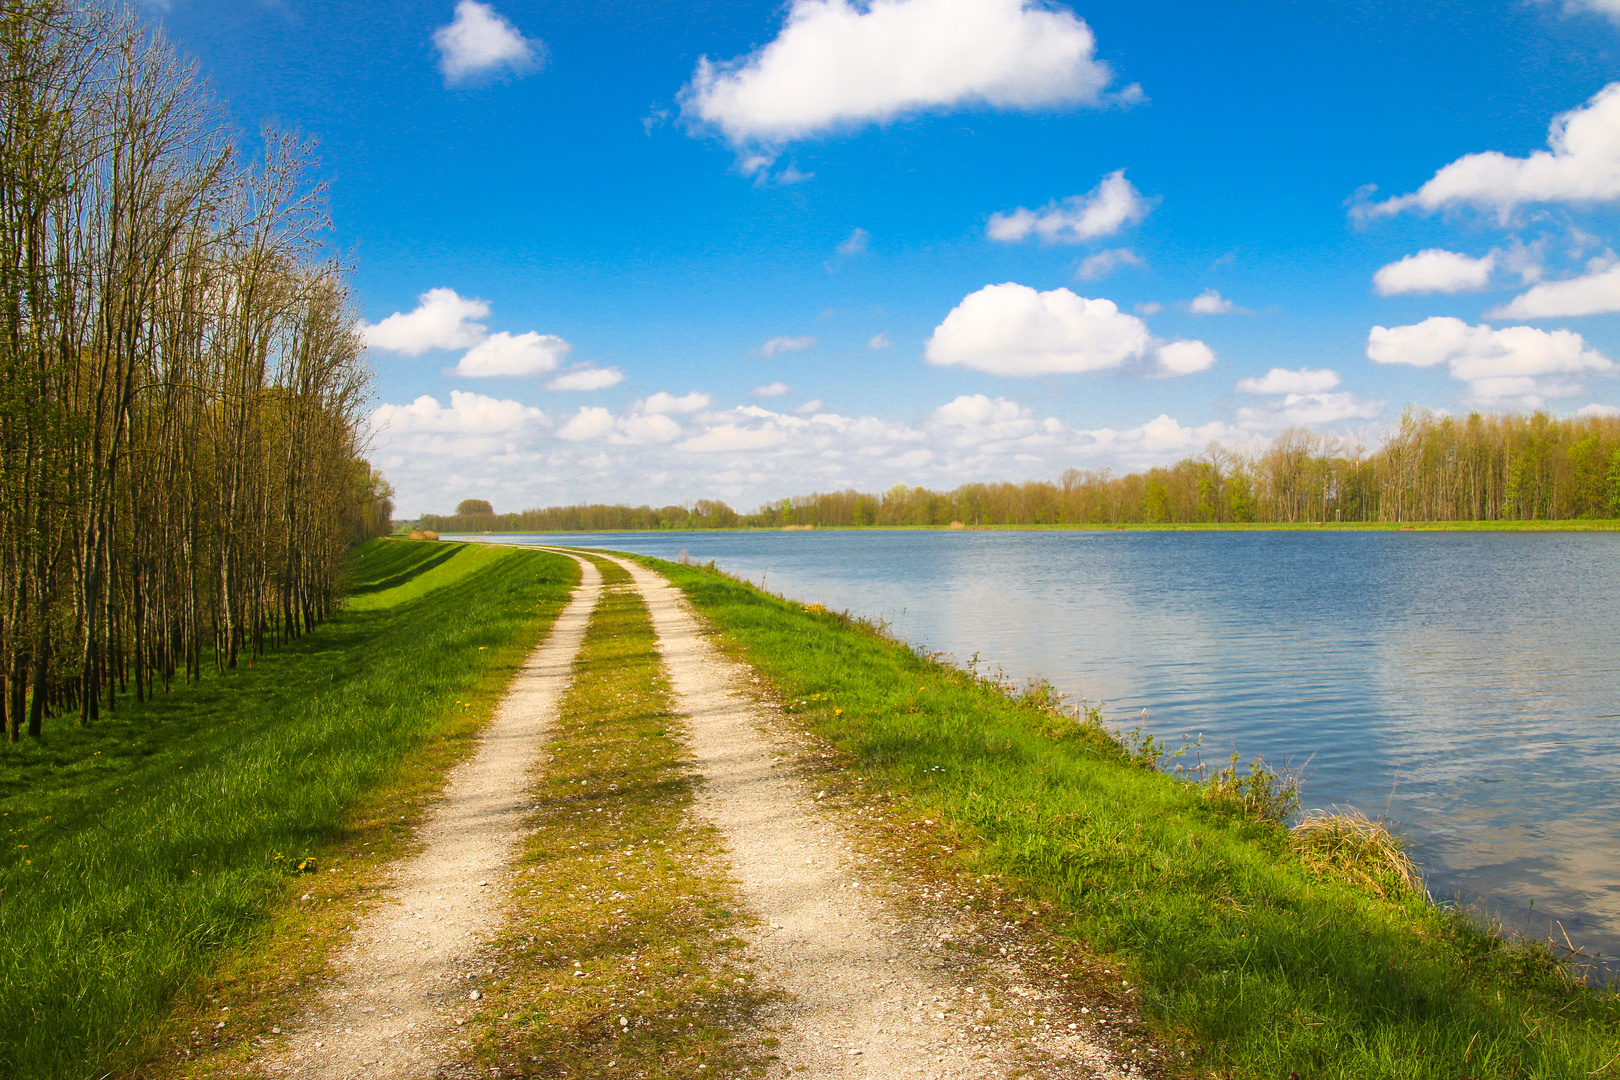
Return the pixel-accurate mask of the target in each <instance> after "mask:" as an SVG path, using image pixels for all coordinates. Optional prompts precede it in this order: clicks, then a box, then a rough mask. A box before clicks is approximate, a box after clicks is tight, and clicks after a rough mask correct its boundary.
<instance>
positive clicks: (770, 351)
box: [759, 337, 816, 356]
mask: <svg viewBox="0 0 1620 1080" xmlns="http://www.w3.org/2000/svg"><path fill="white" fill-rule="evenodd" d="M815 343H816V339H815V338H813V337H773V338H771V340H769V341H767V342H766V343H765V344H763V345H761V346H760V347H759V351H760V352H761V353H762V354H763V355H765V356H780V355H781V354H782V353H790V352H799V351H801V350H803V349H808V348H809V347H810V346H812V345H814V344H815Z"/></svg>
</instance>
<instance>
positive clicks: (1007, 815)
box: [643, 559, 1620, 1080]
mask: <svg viewBox="0 0 1620 1080" xmlns="http://www.w3.org/2000/svg"><path fill="white" fill-rule="evenodd" d="M643 561H645V562H647V563H648V564H649V565H654V564H656V566H657V568H658V569H659V570H660V571H661V572H663V573H665V574H668V575H669V576H670V577H671V578H672V579H673V580H674V581H675V582H676V583H677V584H678V585H679V586H680V587H681V588H682V589H683V590H685V592H686V594H687V596H688V597H689V598H690V599H691V601H692V602H693V604H694V606H695V607H696V608H697V609H698V610H699V611H700V612H702V613H703V614H704V615H705V616H707V617H708V618H709V619H710V620H711V621H712V622H713V623H714V625H715V626H716V627H717V628H718V629H719V630H720V631H721V633H722V634H723V635H724V638H725V639H726V640H727V641H728V642H729V643H730V645H731V647H732V648H734V650H735V651H736V652H737V654H738V655H739V656H740V658H741V659H744V660H746V661H747V662H749V663H750V664H752V665H753V666H754V667H755V669H756V670H757V671H758V672H759V673H760V674H761V675H763V676H764V677H765V678H766V679H767V680H769V682H770V683H771V684H772V686H773V688H774V691H775V693H776V694H777V695H778V696H779V697H780V699H781V700H783V701H785V702H787V703H788V705H787V708H788V709H789V710H791V711H793V712H794V713H796V715H797V717H798V718H799V720H800V721H801V722H802V723H803V724H805V725H806V726H807V728H808V730H810V731H812V732H813V733H815V734H816V735H817V736H818V737H820V738H821V739H823V740H825V741H826V743H827V744H829V745H830V746H831V747H832V748H834V750H835V752H836V753H837V755H839V757H840V759H841V762H842V763H843V764H844V765H846V766H858V768H847V767H846V768H844V769H842V770H841V772H840V774H839V776H838V777H837V781H838V783H839V785H840V786H841V787H842V788H843V789H844V790H845V791H846V792H849V793H851V796H852V799H851V801H857V802H860V801H864V802H868V803H872V804H877V803H878V802H879V801H880V800H882V799H883V798H884V795H885V793H888V792H894V793H896V794H897V795H898V796H900V799H901V800H902V801H906V802H909V803H910V804H911V806H912V808H913V809H912V811H911V813H909V814H907V815H906V816H907V817H908V818H909V819H910V820H911V822H912V824H913V827H915V826H916V825H917V824H919V823H929V824H932V825H933V826H934V832H933V834H932V835H930V836H929V837H928V838H927V842H928V846H929V847H930V848H931V850H932V851H933V853H934V854H933V855H932V856H931V858H933V859H936V860H940V861H942V862H943V861H948V862H951V863H954V864H955V866H956V867H958V868H960V869H961V870H963V871H965V872H970V873H988V874H995V875H998V879H999V880H1000V881H1002V882H1005V883H1006V884H1007V885H1008V887H1009V888H1011V889H1013V890H1014V891H1015V892H1017V893H1019V894H1021V895H1022V896H1023V897H1024V898H1025V900H1026V902H1028V903H1029V905H1030V907H1029V910H1030V911H1031V912H1035V913H1039V912H1049V913H1050V914H1049V915H1046V916H1041V917H1042V918H1045V919H1047V920H1048V921H1049V923H1050V925H1051V927H1052V928H1053V929H1055V930H1056V931H1057V932H1059V933H1061V934H1062V935H1064V936H1066V937H1067V938H1069V939H1070V940H1072V941H1075V942H1083V943H1086V944H1088V945H1089V946H1092V947H1094V948H1096V949H1098V950H1100V952H1101V953H1102V954H1103V955H1104V956H1106V957H1111V958H1112V960H1111V963H1112V967H1111V968H1110V970H1119V971H1122V972H1124V973H1127V979H1128V981H1129V982H1130V983H1131V984H1133V989H1134V990H1138V991H1140V996H1139V997H1137V996H1135V995H1134V994H1133V995H1132V996H1133V998H1134V999H1135V1000H1136V1001H1137V1002H1138V1003H1139V1007H1140V1009H1141V1010H1142V1011H1143V1013H1144V1014H1145V1015H1146V1016H1147V1017H1149V1018H1150V1020H1151V1022H1152V1024H1153V1026H1154V1027H1155V1028H1156V1029H1157V1031H1158V1032H1159V1036H1160V1038H1161V1040H1163V1041H1164V1042H1165V1043H1166V1045H1177V1044H1179V1045H1181V1046H1192V1047H1195V1048H1197V1050H1198V1051H1199V1053H1198V1054H1197V1055H1195V1056H1196V1057H1197V1060H1199V1061H1200V1062H1201V1063H1204V1064H1202V1065H1201V1066H1200V1067H1207V1068H1208V1069H1210V1070H1211V1071H1213V1072H1215V1073H1216V1074H1223V1073H1224V1074H1230V1075H1239V1076H1256V1077H1288V1076H1290V1075H1297V1076H1299V1077H1313V1078H1314V1077H1323V1078H1328V1077H1331V1078H1343V1080H1351V1078H1358V1080H1360V1078H1391V1080H1393V1078H1401V1080H1419V1078H1422V1080H1442V1078H1444V1080H1458V1078H1460V1077H1468V1078H1471V1080H1487V1078H1489V1080H1495V1078H1499V1077H1501V1078H1505V1077H1545V1078H1553V1077H1559V1078H1566V1077H1567V1078H1571V1080H1573V1078H1576V1077H1605V1076H1616V1075H1620V998H1617V996H1616V995H1615V994H1613V993H1609V992H1599V991H1593V990H1590V989H1588V988H1586V987H1585V986H1582V985H1579V984H1578V983H1576V982H1574V981H1573V980H1571V979H1570V978H1569V977H1568V975H1567V974H1566V973H1565V972H1564V971H1563V970H1562V969H1561V968H1560V967H1559V966H1558V965H1557V964H1556V963H1554V962H1553V961H1552V959H1551V958H1550V957H1549V956H1548V954H1547V953H1546V952H1545V951H1544V950H1541V949H1538V948H1534V947H1529V946H1522V945H1514V944H1510V943H1507V942H1504V941H1502V940H1501V939H1499V938H1497V937H1494V936H1492V935H1491V934H1489V933H1487V932H1485V931H1484V930H1482V929H1481V928H1480V927H1479V926H1478V925H1477V924H1475V923H1473V922H1472V921H1470V920H1469V919H1468V918H1467V917H1466V916H1464V915H1462V914H1459V913H1457V912H1454V911H1447V910H1442V909H1439V908H1436V907H1433V906H1431V905H1430V904H1429V902H1428V901H1427V899H1426V897H1424V896H1422V895H1421V894H1420V893H1419V892H1416V891H1413V890H1410V889H1406V888H1402V887H1400V886H1399V883H1398V882H1396V881H1393V880H1391V879H1390V878H1389V876H1388V875H1373V878H1372V879H1371V880H1373V883H1374V885H1375V886H1376V887H1368V884H1367V881H1368V880H1369V879H1367V877H1366V875H1362V874H1359V873H1358V868H1356V867H1354V866H1351V867H1336V866H1335V865H1334V862H1333V858H1332V857H1331V855H1327V856H1325V855H1324V854H1323V852H1322V850H1321V849H1319V848H1318V849H1313V850H1312V851H1311V853H1310V855H1309V858H1308V860H1307V861H1302V859H1301V857H1300V855H1299V853H1298V852H1297V851H1296V849H1295V846H1294V845H1293V844H1291V843H1290V840H1289V836H1288V834H1287V832H1286V831H1285V830H1283V829H1282V828H1281V827H1280V826H1278V825H1276V824H1274V823H1270V822H1266V821H1260V820H1255V819H1253V818H1252V817H1250V816H1247V815H1245V814H1244V813H1243V812H1242V811H1241V800H1238V799H1233V798H1217V799H1209V798H1206V797H1205V793H1204V792H1202V791H1200V790H1199V789H1197V788H1194V787H1192V786H1191V785H1188V784H1186V783H1184V782H1181V781H1178V780H1176V779H1174V778H1172V777H1169V776H1166V775H1164V774H1162V773H1160V772H1157V771H1155V770H1153V769H1151V768H1141V767H1136V766H1134V765H1133V764H1132V761H1131V756H1130V754H1129V753H1128V752H1127V751H1126V750H1125V748H1123V747H1122V746H1120V745H1119V744H1118V743H1117V742H1116V741H1114V740H1112V739H1110V738H1108V737H1106V735H1105V734H1104V733H1103V732H1101V731H1100V730H1099V729H1097V728H1096V727H1095V726H1093V725H1086V724H1081V723H1077V722H1076V721H1075V720H1074V719H1073V718H1065V717H1064V716H1063V715H1062V714H1061V713H1058V712H1055V711H1053V709H1052V708H1051V707H1050V702H1049V699H1047V698H1045V697H1044V696H1043V695H1040V694H1035V695H1031V696H1030V697H1029V698H1028V699H1026V700H1018V699H1016V698H1014V697H1010V696H1009V695H1008V694H1007V693H1005V692H1004V691H1003V690H1000V689H998V688H996V687H994V686H987V685H985V684H984V683H982V682H980V681H978V680H975V679H974V678H972V677H970V676H969V675H968V674H967V673H964V672H962V671H959V670H957V669H955V668H952V667H950V666H948V665H945V664H942V663H938V662H936V661H934V660H931V659H928V658H925V657H921V656H918V655H916V654H915V653H913V652H911V651H910V650H909V649H907V648H905V647H904V646H902V645H900V644H898V643H896V642H893V641H891V640H888V639H886V638H884V637H882V636H881V635H879V634H877V633H875V632H873V631H872V630H870V629H869V628H866V627H863V626H861V625H859V624H851V623H850V622H849V620H848V619H846V618H841V617H839V616H837V615H834V614H831V613H828V612H824V611H820V610H815V609H805V608H801V607H799V606H798V605H795V604H792V603H789V602H787V601H785V600H782V599H780V598H777V597H774V596H769V595H766V594H762V593H760V592H759V591H758V590H756V589H754V588H752V587H750V586H748V585H746V584H743V583H739V582H737V581H734V580H731V579H728V578H726V577H724V576H723V575H720V574H717V573H714V572H712V571H705V570H703V569H700V568H696V567H682V566H676V565H672V564H669V563H662V562H658V561H656V560H651V559H647V560H643ZM857 773H858V774H859V775H858V776H857V775H856V774H857ZM913 846H918V845H917V844H916V843H915V842H914V844H913ZM941 853H944V854H943V855H942V854H941ZM1307 862H1308V864H1309V865H1307ZM1358 878H1361V879H1362V880H1359V881H1358V880H1357V879H1358ZM1035 917H1036V916H1035V915H1032V916H1031V918H1035ZM1122 981H1126V980H1122Z"/></svg>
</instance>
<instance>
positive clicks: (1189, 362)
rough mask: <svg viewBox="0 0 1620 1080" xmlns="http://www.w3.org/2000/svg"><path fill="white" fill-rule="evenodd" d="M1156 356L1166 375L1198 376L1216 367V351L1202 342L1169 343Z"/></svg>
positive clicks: (1162, 346) (1160, 347)
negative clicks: (1201, 372) (1199, 373)
mask: <svg viewBox="0 0 1620 1080" xmlns="http://www.w3.org/2000/svg"><path fill="white" fill-rule="evenodd" d="M1155 355H1156V356H1157V358H1158V361H1159V368H1160V369H1161V372H1162V373H1163V374H1165V375H1196V374H1197V373H1198V372H1200V371H1208V370H1209V369H1210V368H1212V367H1214V366H1215V350H1214V349H1211V348H1210V347H1209V346H1208V345H1205V344H1204V343H1203V342H1202V341H1186V340H1179V341H1167V342H1165V343H1164V344H1162V345H1160V346H1159V347H1158V349H1157V350H1156V353H1155Z"/></svg>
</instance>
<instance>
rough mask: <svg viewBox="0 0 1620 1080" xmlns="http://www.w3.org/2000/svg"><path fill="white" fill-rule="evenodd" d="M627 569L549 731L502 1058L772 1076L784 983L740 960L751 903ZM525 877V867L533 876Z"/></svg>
mask: <svg viewBox="0 0 1620 1080" xmlns="http://www.w3.org/2000/svg"><path fill="white" fill-rule="evenodd" d="M599 566H600V567H601V570H602V574H603V578H604V581H605V583H606V584H607V585H608V586H609V588H608V590H607V592H606V594H605V595H604V597H603V599H602V601H601V604H600V605H599V606H598V608H597V610H596V614H595V616H594V617H593V619H592V620H591V625H590V629H589V631H588V632H587V635H586V638H585V644H584V647H583V649H582V651H581V654H580V656H579V658H578V660H577V661H576V663H575V666H574V683H573V685H572V687H571V688H570V690H569V692H568V694H567V696H566V698H565V699H564V701H563V707H562V715H561V718H560V721H559V724H558V728H557V730H556V731H555V733H554V735H553V738H552V740H551V743H550V745H549V747H548V757H547V765H546V768H545V770H544V776H543V778H542V779H541V781H540V788H539V791H538V792H537V795H536V802H537V804H538V810H537V811H536V813H535V815H534V818H533V821H532V825H533V827H534V832H533V834H532V836H531V837H530V838H529V840H528V841H527V843H526V846H525V850H524V853H523V855H522V857H521V858H520V860H519V863H518V872H519V874H521V875H526V876H528V877H529V880H530V881H532V882H533V885H532V887H528V888H525V887H522V886H521V885H520V886H519V887H518V889H517V890H516V896H515V897H514V898H513V900H512V902H511V907H512V911H511V916H512V918H511V921H510V922H509V924H508V925H509V926H510V930H509V931H508V932H507V933H506V935H505V936H504V938H503V939H502V940H501V941H500V943H499V945H498V951H499V954H500V961H499V963H498V965H497V972H498V978H497V981H495V982H494V983H493V984H492V985H491V987H490V989H489V992H488V994H487V997H486V999H485V1009H484V1013H483V1015H482V1016H481V1017H480V1018H479V1020H478V1021H477V1022H478V1024H479V1025H480V1027H481V1033H480V1035H479V1038H478V1040H477V1043H476V1045H477V1048H478V1051H479V1055H480V1057H481V1058H482V1059H483V1061H484V1064H485V1065H487V1066H489V1067H490V1068H491V1071H492V1074H494V1075H501V1076H544V1077H556V1078H559V1080H560V1078H564V1077H569V1078H573V1077H606V1076H613V1077H636V1078H646V1080H655V1078H659V1080H661V1078H675V1077H682V1078H686V1077H693V1076H735V1077H740V1076H757V1075H761V1071H762V1068H763V1065H764V1063H765V1061H766V1059H767V1058H768V1055H769V1049H770V1043H769V1039H768V1038H766V1039H764V1040H761V1039H760V1038H759V1037H758V1036H748V1035H744V1034H743V1032H745V1031H747V1030H750V1029H751V1028H752V1026H753V1025H751V1024H750V1023H749V1019H750V1017H751V1016H752V1015H753V1014H754V1012H755V1010H756V1009H757V1008H758V1006H759V1005H760V1004H761V1003H762V1002H764V1001H765V1000H767V997H768V995H766V994H765V993H764V992H762V991H760V990H758V989H756V988H755V986H754V984H753V982H752V977H751V976H750V975H749V974H748V973H747V972H746V971H745V970H744V969H743V968H742V967H741V966H740V957H739V955H738V954H739V950H740V949H741V947H742V942H741V941H740V940H738V939H737V938H736V937H735V936H734V935H733V934H732V933H731V932H730V931H731V929H732V928H733V927H736V926H738V925H739V924H741V923H742V922H743V921H744V919H745V916H744V915H743V914H742V910H743V902H742V900H741V899H740V897H739V896H738V894H737V892H736V889H735V886H734V884H733V883H732V882H731V881H730V880H729V879H728V877H727V875H726V871H725V862H724V859H723V856H722V855H721V852H720V850H719V846H718V841H717V838H716V836H715V834H714V831H713V829H712V828H710V827H709V826H707V825H705V824H703V823H701V822H699V821H697V820H695V819H694V818H693V817H692V816H691V813H690V810H691V805H692V797H693V787H692V785H693V780H692V773H691V770H690V766H689V764H688V762H687V757H686V754H685V751H684V750H683V749H682V747H683V745H684V726H683V722H682V721H681V720H680V719H679V718H677V717H675V716H672V715H671V714H670V711H669V709H670V689H669V686H668V683H667V682H666V680H665V676H664V673H663V670H662V668H661V666H660V663H659V659H658V654H657V652H656V651H655V649H654V639H653V633H652V625H651V622H650V620H649V618H648V615H647V609H646V607H645V605H643V604H642V602H641V600H640V598H639V597H638V596H637V595H636V593H635V592H634V591H633V590H632V589H630V588H628V587H626V586H627V583H628V581H629V575H628V574H627V573H626V572H625V571H624V570H622V569H621V568H619V567H618V566H615V565H613V564H612V563H609V562H606V561H599ZM520 880H521V879H520Z"/></svg>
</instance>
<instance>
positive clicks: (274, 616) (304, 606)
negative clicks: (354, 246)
mask: <svg viewBox="0 0 1620 1080" xmlns="http://www.w3.org/2000/svg"><path fill="white" fill-rule="evenodd" d="M0 50H3V59H0V73H3V75H4V78H3V79H0V580H3V582H4V598H3V600H0V716H3V718H4V723H5V726H6V729H7V733H8V736H9V738H10V739H11V740H12V741H16V740H17V739H18V738H19V737H20V734H21V732H22V731H23V730H24V729H26V731H27V733H28V734H30V735H34V736H38V735H39V734H40V732H41V725H42V721H43V719H44V717H45V716H46V715H47V714H49V713H54V712H58V711H63V710H66V711H74V712H77V714H78V717H79V720H80V722H81V723H89V722H91V721H93V720H95V719H96V718H97V716H98V715H99V713H100V712H101V710H102V709H111V708H113V707H114V706H115V705H116V703H117V700H118V696H119V694H120V693H128V692H129V690H130V689H131V686H133V691H134V693H135V695H136V697H137V698H144V697H146V696H148V695H150V694H152V693H153V692H154V690H155V689H156V687H158V686H160V685H161V686H162V687H164V688H167V687H168V686H170V685H171V683H172V682H173V681H174V680H176V679H181V680H189V679H196V678H199V677H200V676H201V675H202V672H203V669H204V667H205V666H212V667H214V668H216V669H223V668H229V667H234V666H236V664H237V663H238V661H239V660H240V659H241V658H242V657H243V656H244V655H246V656H247V657H248V658H250V659H251V657H253V656H254V655H257V654H261V653H263V651H264V650H265V648H266V645H267V643H273V642H274V641H276V640H285V639H288V638H291V637H294V636H297V635H299V634H301V633H303V632H304V631H306V630H307V629H308V628H309V627H311V626H313V625H314V624H315V623H316V622H318V621H320V620H321V619H322V618H324V617H325V616H326V615H327V614H328V612H329V611H330V610H331V609H332V605H333V602H334V600H335V599H336V597H337V596H338V594H339V589H340V586H341V583H342V575H343V568H344V563H345V559H346V553H347V551H348V549H349V548H350V547H351V546H352V545H353V543H354V542H356V541H357V540H358V539H363V538H365V537H367V536H372V535H378V534H381V533H385V532H387V530H388V528H389V517H390V516H391V513H392V504H391V502H390V495H391V492H390V491H389V490H388V487H387V484H386V483H385V482H384V481H383V479H382V477H381V476H380V475H379V474H378V473H376V472H375V471H373V470H372V469H371V467H370V466H369V465H368V464H367V463H366V461H365V460H363V458H362V455H361V450H362V442H361V439H362V435H361V424H362V416H361V408H362V406H363V404H364V401H365V396H366V393H367V387H368V384H369V379H370V375H369V372H368V370H367V368H366V366H365V361H364V353H363V347H362V342H361V341H360V339H359V337H358V335H357V333H356V330H355V326H356V310H355V305H354V303H353V300H352V298H351V295H350V289H349V286H348V284H347V281H346V277H345V274H344V271H343V268H342V267H341V266H339V265H338V264H336V263H334V262H333V261H331V260H328V259H324V258H322V257H321V256H320V253H319V242H320V239H321V237H322V235H323V233H324V232H325V230H326V227H327V223H326V220H325V213H324V209H323V205H324V192H323V190H322V189H321V188H320V187H319V186H318V185H316V184H313V183H312V182H311V181H310V179H309V176H308V173H309V171H310V167H311V163H312V154H311V150H310V148H309V146H307V145H306V144H304V143H302V142H301V141H299V140H298V139H296V138H293V137H291V136H288V135H285V134H278V133H275V132H269V131H267V132H266V134H265V140H264V145H263V149H262V151H260V152H258V153H257V154H256V155H254V156H252V157H251V158H250V157H249V155H247V154H246V153H244V152H243V151H242V150H241V149H240V148H239V147H238V145H237V140H236V138H235V135H234V132H233V131H232V129H231V127H230V125H229V124H228V122H227V121H226V119H225V117H224V115H223V113H222V111H221V109H220V108H219V106H218V105H217V103H216V102H215V101H214V100H213V98H212V97H211V96H210V95H209V93H208V92H207V91H206V90H205V89H204V87H203V86H202V85H201V82H200V80H199V78H198V75H197V73H196V72H195V70H194V69H193V68H192V67H191V66H189V65H188V64H186V63H184V62H183V61H182V60H181V59H180V58H179V57H178V56H177V55H176V53H175V51H174V50H173V48H172V47H171V46H170V45H169V44H168V43H166V42H165V41H164V40H162V39H161V38H160V37H159V36H157V35H156V34H155V33H153V32H152V31H149V30H147V29H145V28H143V27H142V26H141V25H140V24H139V22H138V21H137V20H136V18H135V17H134V16H133V15H132V14H130V13H129V12H127V11H123V10H114V9H112V8H111V7H110V6H103V5H102V4H99V3H86V2H84V0H9V2H7V3H6V4H4V5H3V6H0Z"/></svg>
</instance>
